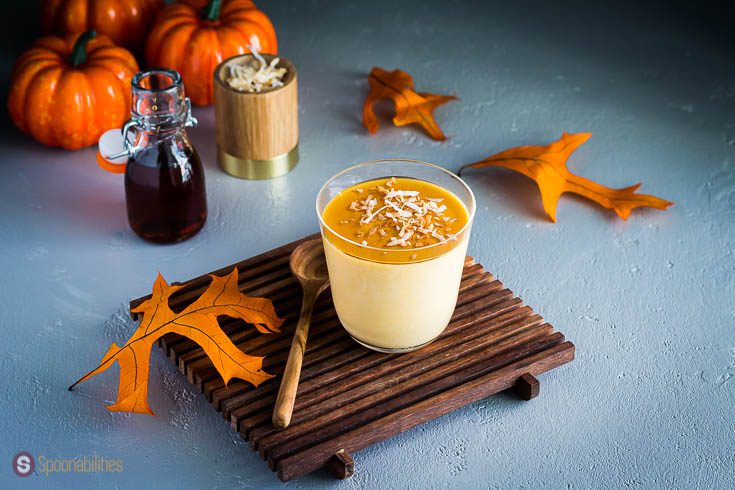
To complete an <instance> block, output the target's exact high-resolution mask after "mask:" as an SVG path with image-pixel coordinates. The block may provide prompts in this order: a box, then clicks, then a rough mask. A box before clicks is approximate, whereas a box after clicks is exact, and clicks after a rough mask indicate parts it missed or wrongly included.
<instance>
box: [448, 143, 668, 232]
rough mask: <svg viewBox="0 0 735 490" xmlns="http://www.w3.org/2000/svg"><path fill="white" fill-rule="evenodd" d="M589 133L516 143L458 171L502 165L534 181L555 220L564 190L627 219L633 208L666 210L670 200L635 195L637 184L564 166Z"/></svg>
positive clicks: (544, 203)
mask: <svg viewBox="0 0 735 490" xmlns="http://www.w3.org/2000/svg"><path fill="white" fill-rule="evenodd" d="M590 136H592V133H578V134H569V133H567V132H564V134H563V135H562V136H561V138H559V139H558V140H556V141H554V142H553V143H551V144H549V145H547V146H519V147H517V148H511V149H509V150H505V151H503V152H500V153H498V154H496V155H493V156H490V157H488V158H486V159H484V160H481V161H479V162H477V163H471V164H469V165H465V166H464V167H462V168H461V169H459V173H460V174H461V173H462V171H463V170H465V169H468V168H484V167H505V168H508V169H510V170H514V171H516V172H520V173H522V174H523V175H525V176H527V177H530V178H531V179H533V180H535V181H536V184H538V188H539V190H540V191H541V201H542V202H543V206H544V211H546V214H548V215H549V217H550V218H551V221H554V222H556V204H557V202H558V201H559V197H560V196H561V195H562V194H564V193H565V192H571V193H573V194H578V195H580V196H584V197H586V198H587V199H590V200H592V201H594V202H596V203H597V204H599V205H600V206H603V207H605V208H608V209H612V210H613V211H615V213H617V215H618V216H620V217H621V218H622V219H624V220H627V219H628V216H630V213H631V211H632V210H633V209H635V208H639V207H644V206H646V207H651V208H656V209H666V208H668V207H669V206H671V205H672V204H674V203H673V202H670V201H666V200H664V199H661V198H659V197H656V196H651V195H648V194H637V193H636V191H637V190H638V188H639V187H640V186H641V184H640V183H638V184H635V185H632V186H630V187H625V188H623V189H611V188H610V187H605V186H604V185H600V184H598V183H597V182H593V181H591V180H589V179H585V178H584V177H580V176H579V175H575V174H573V173H571V172H570V171H569V169H568V168H567V160H568V159H569V155H571V154H572V153H573V152H574V150H576V149H577V148H579V147H580V146H582V144H584V142H586V141H587V140H588V139H589V138H590Z"/></svg>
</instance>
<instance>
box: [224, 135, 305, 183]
mask: <svg viewBox="0 0 735 490" xmlns="http://www.w3.org/2000/svg"><path fill="white" fill-rule="evenodd" d="M217 160H218V161H219V165H220V167H222V170H224V171H225V172H227V173H228V174H230V175H234V176H235V177H239V178H241V179H253V180H260V179H272V178H274V177H280V176H281V175H285V174H287V173H289V172H290V171H291V170H292V169H293V168H294V167H295V166H296V164H297V163H298V162H299V145H298V143H297V144H296V146H294V147H293V149H292V150H291V151H289V152H287V153H283V154H282V155H278V156H276V157H273V158H269V159H267V160H253V159H248V158H240V157H236V156H235V155H232V154H230V153H227V152H226V151H224V150H223V149H222V148H220V147H219V146H217Z"/></svg>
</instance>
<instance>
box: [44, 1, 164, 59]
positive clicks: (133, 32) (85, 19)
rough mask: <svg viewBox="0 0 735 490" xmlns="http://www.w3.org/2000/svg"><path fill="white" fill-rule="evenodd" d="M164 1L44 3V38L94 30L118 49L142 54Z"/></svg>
mask: <svg viewBox="0 0 735 490" xmlns="http://www.w3.org/2000/svg"><path fill="white" fill-rule="evenodd" d="M164 5H165V4H164V2H163V0H44V1H43V5H42V10H41V22H42V24H43V30H44V32H45V33H46V34H53V35H57V36H65V35H67V34H69V33H71V32H83V31H87V30H91V29H94V30H96V31H97V32H98V33H100V34H104V35H105V36H107V37H109V38H110V39H112V41H113V42H114V43H115V44H117V45H119V46H124V47H126V48H129V49H131V50H133V51H135V52H141V51H142V49H143V45H144V44H145V38H146V37H147V36H148V32H149V31H150V27H151V25H152V24H153V21H154V20H155V19H156V14H157V13H158V12H159V11H160V10H161V9H162V8H163V6H164Z"/></svg>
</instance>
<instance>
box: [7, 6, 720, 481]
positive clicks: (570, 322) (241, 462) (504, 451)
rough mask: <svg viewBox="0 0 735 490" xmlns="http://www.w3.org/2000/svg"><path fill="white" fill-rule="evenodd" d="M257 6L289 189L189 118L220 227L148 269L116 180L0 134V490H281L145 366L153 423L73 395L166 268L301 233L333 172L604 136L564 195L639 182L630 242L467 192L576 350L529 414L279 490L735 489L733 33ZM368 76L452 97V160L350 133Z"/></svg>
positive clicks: (521, 194)
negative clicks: (233, 163)
mask: <svg viewBox="0 0 735 490" xmlns="http://www.w3.org/2000/svg"><path fill="white" fill-rule="evenodd" d="M260 3H261V7H262V8H263V9H264V10H265V11H266V12H267V13H268V14H269V15H270V16H271V18H272V19H273V22H274V24H275V25H276V27H277V29H278V34H279V41H280V47H281V54H282V55H284V56H286V57H288V58H290V59H292V60H293V61H294V62H295V64H296V66H297V67H298V69H299V83H300V87H299V97H300V117H301V163H300V164H299V166H298V167H297V168H296V170H295V171H294V172H293V173H292V174H290V175H288V176H287V177H285V178H281V179H277V180H272V181H267V182H247V181H240V180H236V179H233V178H230V177H228V176H226V175H225V174H223V173H222V172H221V171H220V170H219V169H218V168H217V166H216V162H215V157H214V155H215V148H214V129H213V128H214V126H213V122H214V121H213V112H212V110H211V109H208V108H207V109H197V110H196V111H195V114H196V116H197V117H199V118H200V121H201V125H200V127H198V128H196V129H193V130H191V136H192V138H193V140H194V142H195V144H196V146H197V148H198V149H199V152H200V154H201V155H202V158H203V160H204V162H205V165H206V172H207V185H208V196H209V205H210V216H209V222H208V224H207V225H206V227H205V229H204V230H203V231H202V232H201V233H200V234H199V235H197V236H196V237H194V238H193V239H191V240H189V241H187V242H184V243H181V244H178V245H174V246H153V245H149V244H146V243H143V242H142V241H141V240H139V239H138V238H137V237H136V236H135V235H134V234H133V233H132V232H131V231H130V229H129V228H128V226H127V222H126V216H125V209H124V195H123V180H122V178H121V177H120V176H115V175H111V174H106V173H104V172H102V171H101V170H100V169H98V168H97V166H96V164H95V162H94V151H93V150H92V149H87V150H83V151H79V152H65V151H61V150H55V149H47V148H44V147H42V146H40V145H38V144H36V143H35V142H33V141H31V140H30V139H29V138H27V137H25V136H23V135H21V134H20V133H18V132H17V131H16V130H15V129H14V128H13V127H12V126H11V125H10V123H9V122H8V120H7V114H4V115H3V117H2V118H0V128H2V132H1V133H0V168H1V169H2V170H1V172H2V174H1V178H0V196H1V197H0V199H1V200H0V203H1V205H2V212H1V213H0V267H1V268H2V270H3V271H4V279H3V281H2V283H1V284H0V311H1V312H2V313H0V332H2V341H0V373H2V377H3V384H2V388H0V390H1V391H0V414H2V416H1V417H0V434H2V435H1V436H0V439H2V445H1V447H2V449H0V466H1V467H2V469H1V470H0V486H2V487H4V488H28V487H31V486H35V487H45V486H61V485H64V486H69V487H72V486H73V487H75V488H85V487H88V488H91V487H101V486H106V487H111V486H117V487H123V488H126V487H127V488H130V487H133V486H154V487H161V488H166V487H167V488H183V487H199V488H204V487H216V488H229V487H243V488H250V487H258V488H261V487H264V486H273V487H280V486H281V484H280V483H279V482H278V480H277V479H276V477H275V475H274V474H272V473H271V472H270V471H269V470H267V469H266V466H265V465H264V464H263V462H262V461H260V460H259V458H258V457H257V456H256V455H255V454H254V453H252V451H251V450H250V449H249V448H248V447H247V446H246V445H245V443H243V442H242V441H241V440H240V439H239V437H238V436H237V435H236V434H235V433H234V432H232V431H231V430H230V428H229V426H228V425H227V424H226V422H225V421H224V420H223V419H222V418H221V417H220V416H219V415H218V414H217V413H216V412H215V411H214V410H212V409H211V407H210V406H209V405H208V404H207V403H206V402H205V401H204V399H203V398H202V397H199V396H197V395H196V394H195V392H194V391H193V390H192V389H190V387H189V386H188V385H187V384H186V383H185V382H184V380H183V379H182V377H181V376H180V375H179V374H178V373H177V372H176V371H175V370H174V369H173V367H172V366H170V365H169V364H168V363H167V361H166V360H165V359H164V358H163V356H162V355H161V353H160V352H158V351H155V350H154V352H153V356H152V368H151V380H150V404H151V406H152V408H153V409H154V411H156V412H157V414H158V415H157V416H156V417H148V416H137V415H136V416H130V415H125V414H111V413H108V412H107V411H106V409H105V408H104V405H105V404H106V403H109V402H110V401H112V400H113V399H114V397H115V394H116V387H117V380H116V376H115V373H114V372H112V371H111V372H109V373H107V374H105V375H103V376H100V377H98V378H96V379H94V380H93V381H91V382H88V383H85V384H84V385H82V386H81V387H80V388H79V389H78V390H77V391H76V392H74V393H69V392H68V391H66V387H67V386H68V385H69V383H70V382H71V381H73V380H75V379H77V378H78V377H79V375H81V374H83V373H84V372H86V371H87V370H88V369H90V368H92V367H94V366H95V365H96V363H97V361H98V360H99V359H100V357H101V356H102V354H103V353H104V351H105V349H106V348H107V346H108V344H109V342H110V341H113V340H114V341H118V342H122V341H124V340H125V339H126V338H127V337H128V335H129V334H130V333H131V332H132V330H133V329H134V325H133V324H132V323H131V322H130V321H128V320H127V316H126V312H125V305H126V303H127V301H128V300H129V299H130V298H132V297H136V296H139V295H141V294H144V293H146V292H147V291H148V290H149V288H150V285H151V283H152V281H153V279H154V277H155V273H156V271H157V270H160V271H161V272H162V273H163V274H164V275H165V276H166V277H167V278H168V279H169V280H171V281H174V280H183V279H186V278H188V277H191V276H193V275H197V274H200V273H203V272H206V271H209V270H212V269H215V268H218V267H220V266H223V265H226V264H229V263H232V262H234V261H237V260H239V259H242V258H244V257H247V256H251V255H253V254H256V253H259V252H262V251H265V250H268V249H270V248H272V247H275V246H278V245H280V244H282V243H284V242H287V241H291V240H293V239H296V238H299V237H301V236H303V235H305V234H308V233H312V232H314V231H316V229H317V220H316V217H315V216H314V212H313V207H312V202H313V199H314V196H315V194H316V192H317V190H318V188H319V186H320V184H321V183H322V182H323V181H324V180H325V179H327V178H328V177H329V176H331V175H332V174H334V173H335V172H337V171H338V170H340V169H342V168H344V167H346V166H348V165H350V164H353V163H357V162H360V161H365V160H370V159H375V158H380V157H411V158H416V159H422V160H426V161H430V162H436V163H438V164H441V165H443V166H445V167H447V168H450V169H457V168H459V166H460V165H462V164H464V163H468V162H472V161H476V160H478V159H480V158H483V157H485V156H487V155H490V154H491V153H494V152H497V151H500V150H502V149H505V148H508V147H511V146H516V145H521V144H544V143H546V142H549V141H551V140H553V139H556V138H557V137H559V135H560V134H561V132H562V131H563V130H567V131H571V132H578V131H591V132H592V133H594V136H593V137H592V139H591V140H590V141H589V142H588V143H587V144H585V145H584V146H583V147H582V148H581V149H579V150H578V151H577V152H576V153H575V154H574V155H573V157H572V159H571V161H570V166H571V168H572V169H574V170H576V171H578V172H579V173H581V174H582V175H584V176H586V177H590V178H593V179H597V180H599V181H601V182H602V183H605V184H608V185H611V186H624V185H629V184H632V183H635V182H638V181H642V182H644V187H643V190H644V191H648V192H651V193H654V194H657V195H660V196H661V197H664V198H667V199H670V200H673V201H675V202H676V205H675V206H674V207H673V208H671V209H670V210H669V211H667V212H658V211H637V212H634V214H633V216H632V217H631V218H630V219H629V221H628V222H623V221H621V220H619V219H618V218H617V217H615V216H614V215H613V214H612V213H610V212H608V211H606V210H602V209H600V208H597V207H595V206H593V205H590V204H588V203H587V202H586V201H583V200H582V199H577V198H575V197H572V196H565V197H563V198H562V199H561V202H560V204H559V211H558V219H559V223H558V224H552V223H550V222H549V221H548V220H547V219H546V218H545V217H544V216H543V213H542V211H541V205H540V199H539V195H538V192H537V190H536V188H535V186H534V184H533V183H532V182H531V181H529V180H527V179H525V178H524V177H522V176H519V175H516V174H513V173H510V172H506V171H503V170H492V171H488V172H485V173H473V174H472V175H470V176H468V178H467V179H468V182H469V184H470V185H471V186H472V188H473V189H474V191H475V192H476V194H477V197H478V201H479V203H478V204H479V209H478V214H477V220H476V223H475V227H474V233H473V239H472V242H471V244H470V252H471V253H472V254H473V255H474V256H475V257H477V258H478V259H479V260H480V261H481V262H482V263H483V264H485V265H486V266H487V267H488V269H490V270H491V271H492V272H494V273H495V274H496V275H497V276H498V277H499V278H500V279H502V280H503V281H504V282H505V283H506V284H507V285H508V286H509V287H510V288H511V289H513V290H514V291H515V292H517V293H518V294H519V295H520V296H521V297H522V298H523V299H524V300H525V301H526V302H527V303H528V304H530V305H531V306H533V307H534V308H535V309H536V310H537V311H539V312H540V313H541V314H543V315H544V316H545V317H546V318H547V319H548V321H549V322H551V323H552V324H554V325H555V326H557V327H558V328H559V329H560V330H561V331H563V332H564V333H565V334H566V335H567V337H568V338H569V339H571V340H572V341H574V343H575V344H576V345H577V360H576V361H575V362H574V363H573V364H571V365H568V366H565V367H562V368H560V369H558V370H555V371H553V372H551V373H548V374H546V375H544V376H543V377H542V378H541V381H542V395H541V396H540V397H539V398H538V399H536V400H534V401H533V402H530V403H521V402H519V401H517V400H516V399H515V398H513V397H511V396H508V395H502V394H501V395H499V396H495V397H492V398H489V399H486V400H484V401H481V402H478V403H475V404H473V405H471V406H469V407H467V408H465V409H463V410H460V411H457V412H455V413H453V414H451V415H449V416H446V417H444V418H442V419H440V420H438V421H435V422H433V423H429V424H426V425H424V426H422V427H421V428H418V429H416V430H413V431H411V432H409V433H406V434H403V435H401V436H399V437H396V438H394V439H392V440H389V441H386V442H385V443H382V444H378V445H377V446H375V447H372V448H370V449H367V450H365V451H362V452H360V453H358V454H357V455H356V460H357V473H356V475H355V477H354V478H352V479H351V480H349V481H346V482H337V481H334V480H332V479H331V478H330V477H329V476H327V475H325V474H321V473H317V474H314V475H312V476H309V477H305V478H302V479H299V480H297V481H294V482H291V483H290V484H289V485H288V486H289V487H292V488H316V487H330V488H337V487H339V488H365V487H370V488H387V487H397V488H407V487H413V488H421V487H424V488H426V487H451V488H489V487H493V488H494V487H527V488H538V487H549V488H588V487H596V488H620V487H624V486H631V487H634V486H643V487H648V488H652V487H679V488H691V487H700V488H717V487H719V488H733V486H734V485H735V444H734V440H735V414H734V412H735V403H734V402H735V381H733V380H732V378H733V377H735V329H734V325H735V304H734V303H735V301H734V297H733V293H734V292H735V287H734V286H735V278H734V274H733V272H734V270H735V257H734V256H733V249H734V248H735V227H734V226H733V221H734V219H735V111H734V110H733V109H735V64H734V63H733V61H735V60H734V58H735V56H734V54H735V49H734V48H735V45H734V44H733V42H732V37H728V32H727V29H728V22H730V21H731V20H732V15H731V14H732V13H733V9H732V8H730V9H728V10H725V11H716V10H714V9H713V8H712V5H709V4H708V5H707V6H706V7H705V8H703V9H693V8H690V7H689V6H688V5H687V4H686V3H685V2H677V3H676V4H675V6H674V7H671V6H668V7H667V6H665V5H664V4H663V3H648V4H647V5H646V6H642V5H637V4H636V2H614V3H613V2H609V3H608V5H600V6H589V5H587V2H565V3H557V4H556V5H552V2H476V3H471V2H396V1H390V2H389V1H380V2H319V1H311V2H286V1H283V2H276V1H273V2H266V1H262V2H260ZM373 4H375V5H374V6H373ZM14 5H15V4H14ZM34 9H35V7H33V8H31V7H28V9H27V10H26V11H25V12H18V11H17V8H15V10H11V7H10V5H9V4H8V5H5V6H3V18H4V19H6V21H5V22H6V28H5V29H3V31H2V33H0V37H1V38H2V39H3V41H4V45H5V46H6V48H4V49H3V50H2V54H1V56H2V63H0V69H1V70H2V75H3V78H2V80H3V81H2V88H3V91H2V93H3V94H5V93H6V92H7V79H8V76H9V71H10V63H11V61H12V59H14V57H15V56H17V54H18V53H19V52H20V51H21V50H22V49H23V48H24V47H25V46H27V44H28V43H29V41H30V40H31V39H32V38H33V37H34V36H35V35H36V32H37V23H36V20H35V17H36V13H35V10H34ZM728 19H729V20H728ZM375 65H377V66H381V67H384V68H388V69H392V68H395V67H400V68H403V69H404V70H406V71H408V72H409V73H411V74H412V75H413V76H414V77H415V79H416V81H417V83H418V87H419V89H420V90H423V91H432V92H437V93H451V94H457V95H459V97H460V100H459V101H458V102H453V103H450V104H447V105H446V106H443V107H442V108H440V109H439V110H438V111H437V117H438V120H439V122H440V124H441V126H442V127H443V129H444V130H445V132H446V133H447V134H448V135H450V139H449V140H448V141H447V142H445V143H437V142H433V141H432V140H430V139H428V138H427V137H426V136H425V135H424V134H423V133H422V132H421V130H419V129H415V128H411V127H408V128H395V127H392V125H391V124H390V123H389V122H388V121H387V119H385V118H383V119H382V127H381V130H380V132H379V133H378V134H377V135H375V136H370V135H368V134H367V133H366V131H365V130H364V129H363V128H362V127H361V124H360V119H359V117H360V113H361V105H362V101H363V98H364V96H365V93H366V90H367V83H366V74H367V72H368V71H369V70H370V68H371V67H372V66H375ZM387 111H388V110H387V108H386V111H385V112H387ZM19 450H28V451H30V452H32V453H33V454H35V455H37V456H38V455H45V456H47V457H67V458H71V457H81V456H91V455H95V454H96V455H101V456H105V457H108V458H122V459H123V460H124V465H125V470H124V472H123V473H121V474H116V475H52V476H51V477H49V478H48V479H47V478H46V477H45V476H43V475H34V476H32V477H30V478H27V479H24V480H21V479H19V478H17V477H16V476H15V475H13V474H12V472H11V470H10V460H11V458H12V455H13V454H15V453H16V452H17V451H19Z"/></svg>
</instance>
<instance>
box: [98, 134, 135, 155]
mask: <svg viewBox="0 0 735 490" xmlns="http://www.w3.org/2000/svg"><path fill="white" fill-rule="evenodd" d="M97 151H98V152H99V154H100V156H101V157H102V158H104V159H105V160H107V161H108V162H110V163H127V161H128V155H127V152H126V151H125V144H124V143H123V135H122V131H121V129H120V128H115V129H109V130H107V131H105V132H104V133H102V136H100V139H99V141H98V142H97Z"/></svg>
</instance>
